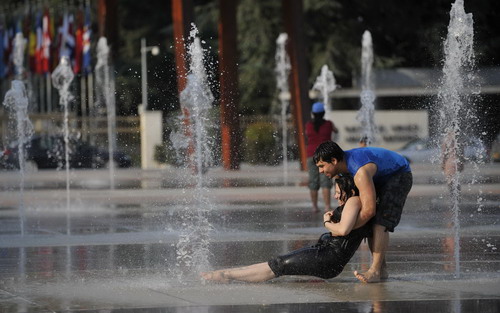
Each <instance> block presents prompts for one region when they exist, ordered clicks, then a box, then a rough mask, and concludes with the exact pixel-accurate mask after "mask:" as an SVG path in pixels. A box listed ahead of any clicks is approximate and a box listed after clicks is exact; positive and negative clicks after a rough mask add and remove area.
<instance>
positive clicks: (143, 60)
mask: <svg viewBox="0 0 500 313" xmlns="http://www.w3.org/2000/svg"><path fill="white" fill-rule="evenodd" d="M149 51H151V54H152V55H158V54H159V53H160V48H159V47H158V46H151V47H147V46H146V38H142V39H141V83H142V107H143V109H144V110H147V109H148V70H147V61H146V55H147V53H148V52H149Z"/></svg>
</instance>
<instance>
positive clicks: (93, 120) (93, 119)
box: [87, 72, 97, 144]
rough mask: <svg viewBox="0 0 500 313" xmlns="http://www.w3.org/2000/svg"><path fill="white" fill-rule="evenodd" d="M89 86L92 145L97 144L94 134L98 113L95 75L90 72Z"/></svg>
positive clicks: (89, 120) (88, 77) (88, 76)
mask: <svg viewBox="0 0 500 313" xmlns="http://www.w3.org/2000/svg"><path fill="white" fill-rule="evenodd" d="M87 79H88V80H87V84H88V91H89V119H88V122H89V125H90V126H91V127H89V130H90V131H89V136H90V142H91V143H92V144H95V138H94V136H93V134H92V132H95V131H96V129H97V121H96V115H97V114H96V112H95V107H94V74H93V73H92V72H90V73H89V74H88V75H87Z"/></svg>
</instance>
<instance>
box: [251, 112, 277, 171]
mask: <svg viewBox="0 0 500 313" xmlns="http://www.w3.org/2000/svg"><path fill="white" fill-rule="evenodd" d="M275 132H276V130H275V129H274V126H273V125H272V124H270V123H265V122H256V123H253V124H250V125H248V127H247V129H246V131H245V142H244V146H245V161H246V162H248V163H251V164H266V165H276V164H277V163H278V151H277V148H276V140H275V136H274V135H275Z"/></svg>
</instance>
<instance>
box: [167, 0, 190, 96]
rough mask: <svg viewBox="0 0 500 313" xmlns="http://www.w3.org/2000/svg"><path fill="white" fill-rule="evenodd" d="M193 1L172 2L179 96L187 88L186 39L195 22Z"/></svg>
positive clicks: (173, 0)
mask: <svg viewBox="0 0 500 313" xmlns="http://www.w3.org/2000/svg"><path fill="white" fill-rule="evenodd" d="M193 15H194V13H193V2H192V0H172V24H173V26H174V49H175V65H176V70H177V89H178V92H179V94H180V93H181V91H183V90H184V88H186V77H187V71H188V67H189V66H188V60H187V58H186V45H185V43H186V39H187V38H188V37H189V31H190V27H191V23H192V22H193Z"/></svg>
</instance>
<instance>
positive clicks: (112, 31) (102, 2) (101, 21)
mask: <svg viewBox="0 0 500 313" xmlns="http://www.w3.org/2000/svg"><path fill="white" fill-rule="evenodd" d="M117 6H118V4H117V0H99V2H98V9H97V14H98V18H97V24H98V32H99V37H106V40H107V42H108V46H110V47H111V60H110V62H112V60H115V59H116V55H117V54H118V44H117V43H118V25H117V23H118V19H117V11H118V10H117Z"/></svg>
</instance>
